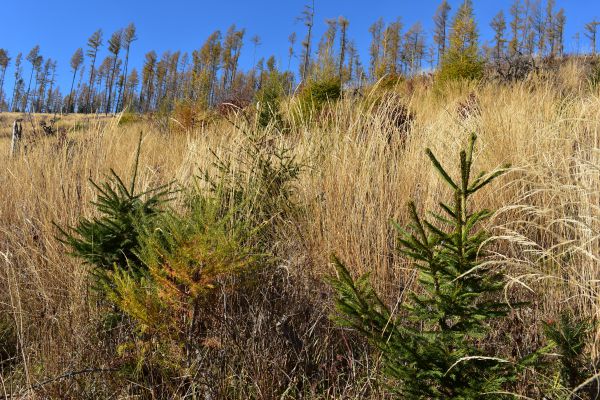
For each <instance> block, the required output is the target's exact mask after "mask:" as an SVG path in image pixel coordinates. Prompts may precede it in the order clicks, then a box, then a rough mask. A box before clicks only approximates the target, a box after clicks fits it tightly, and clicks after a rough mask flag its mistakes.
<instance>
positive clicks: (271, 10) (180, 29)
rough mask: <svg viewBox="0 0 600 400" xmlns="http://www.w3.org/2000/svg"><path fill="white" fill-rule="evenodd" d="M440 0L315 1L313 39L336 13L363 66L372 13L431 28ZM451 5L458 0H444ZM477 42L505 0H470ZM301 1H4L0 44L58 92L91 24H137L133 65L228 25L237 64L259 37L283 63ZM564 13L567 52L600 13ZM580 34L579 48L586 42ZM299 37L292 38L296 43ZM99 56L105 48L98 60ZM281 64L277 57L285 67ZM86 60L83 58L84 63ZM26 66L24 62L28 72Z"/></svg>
mask: <svg viewBox="0 0 600 400" xmlns="http://www.w3.org/2000/svg"><path fill="white" fill-rule="evenodd" d="M440 1H441V0H416V1H413V0H370V1H364V0H316V36H317V37H316V38H315V41H314V44H315V45H316V42H317V40H318V37H319V36H320V34H321V33H322V32H323V30H324V28H325V22H324V21H325V19H327V18H336V17H338V16H340V15H343V16H345V17H346V18H347V19H349V20H350V36H351V38H352V39H354V40H355V42H356V43H357V47H358V49H359V51H360V53H361V57H362V59H363V63H364V64H366V63H367V62H368V46H369V41H370V36H369V32H368V28H369V26H370V25H371V24H372V23H373V22H374V21H375V20H377V19H378V18H379V17H383V18H384V19H385V20H386V21H388V22H389V21H392V20H395V19H396V18H397V17H401V19H402V21H403V23H404V25H405V26H409V25H412V24H413V23H415V22H417V21H421V23H422V24H423V26H424V28H425V29H426V30H427V31H428V32H431V29H432V16H433V14H434V12H435V10H436V8H437V6H438V4H439V3H440ZM450 3H451V4H452V6H453V10H456V8H457V7H458V4H460V3H461V0H451V1H450ZM474 3H475V12H476V16H477V21H478V25H479V29H480V34H481V38H482V42H483V41H485V40H486V39H488V38H490V36H491V34H490V30H489V22H490V20H491V19H492V18H493V16H494V15H495V14H496V13H497V12H498V11H499V10H500V9H501V8H503V9H504V10H505V12H507V11H508V8H509V7H510V4H511V3H512V0H502V1H498V0H493V1H492V0H474ZM304 4H305V1H303V0H254V1H250V0H227V1H225V0H222V1H207V0H197V1H192V0H161V1H158V0H146V1H139V0H103V1H85V0H83V1H82V0H78V1H75V0H55V1H49V0H4V1H3V4H2V14H1V16H0V20H1V23H0V47H1V48H5V49H7V50H8V51H9V55H10V57H11V58H12V59H14V57H15V56H16V55H17V53H18V52H23V53H24V54H27V52H29V50H30V49H31V48H32V47H33V46H35V45H36V44H39V45H40V47H41V54H42V55H43V56H44V58H48V57H50V58H52V59H55V60H57V61H58V84H59V86H60V87H61V89H62V91H63V93H64V92H67V91H68V90H69V85H70V79H71V73H70V70H69V69H70V68H69V60H70V57H71V55H72V54H73V52H74V51H75V50H76V49H77V48H78V47H83V48H84V49H85V44H86V41H87V38H88V37H89V36H90V34H91V33H92V32H94V31H95V30H97V29H98V28H102V30H103V31H104V32H105V38H106V37H108V36H110V34H111V33H112V32H113V31H115V30H116V29H118V28H121V27H125V26H126V25H127V24H129V23H130V22H133V23H135V25H136V26H137V28H138V37H139V39H138V41H136V42H134V44H133V46H132V49H131V60H132V61H131V62H132V64H133V66H134V67H137V68H138V70H139V67H140V64H141V62H142V60H143V56H144V54H145V53H146V52H148V51H150V50H155V51H156V52H157V53H158V54H159V55H160V54H161V53H162V52H163V51H166V50H182V51H188V52H191V51H192V50H194V49H196V48H199V47H200V46H201V45H202V43H203V42H204V40H205V39H206V37H207V36H208V35H209V34H210V33H211V32H213V31H214V30H217V29H220V30H221V31H226V30H227V28H228V27H229V26H230V25H231V24H233V23H235V24H236V25H237V26H238V27H244V28H246V31H247V34H246V45H245V47H244V49H243V53H242V58H241V60H240V61H241V63H242V67H244V68H247V67H248V66H251V64H252V53H253V51H252V44H251V43H250V42H249V39H250V37H252V36H254V35H259V36H260V37H261V40H262V45H261V46H260V47H259V49H258V54H259V56H269V55H271V54H274V55H275V56H276V57H277V58H278V60H282V61H285V60H287V48H288V43H287V37H288V36H289V34H290V33H292V32H294V31H295V32H297V33H298V37H299V38H300V39H301V38H302V37H303V36H304V33H305V32H304V26H303V25H302V23H301V22H299V21H297V19H296V18H297V17H298V16H299V15H300V13H301V11H302V9H303V7H304ZM559 7H564V8H565V10H566V15H567V32H566V35H565V41H566V47H567V50H571V49H574V48H575V43H574V40H573V35H574V34H575V32H578V31H579V32H581V31H582V29H583V25H584V24H585V23H586V22H588V21H590V20H591V19H593V18H594V17H595V16H598V17H600V1H598V0H558V1H557V9H558V8H559ZM581 36H582V50H583V49H584V48H585V47H584V46H587V42H586V41H585V39H584V38H583V35H581ZM299 41H300V40H299ZM105 55H106V49H104V51H103V53H102V54H101V55H100V57H103V56H105ZM285 64H286V62H283V65H284V66H285ZM86 65H87V60H86ZM29 68H30V65H29V64H28V63H26V64H25V69H24V72H25V74H27V73H28V71H29ZM12 71H13V70H12V65H11V67H9V71H8V73H7V75H8V76H7V82H5V86H4V89H5V92H9V91H10V90H12Z"/></svg>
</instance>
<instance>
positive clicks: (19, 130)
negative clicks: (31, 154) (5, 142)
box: [10, 119, 23, 157]
mask: <svg viewBox="0 0 600 400" xmlns="http://www.w3.org/2000/svg"><path fill="white" fill-rule="evenodd" d="M22 136H23V126H22V125H21V120H20V119H16V120H15V122H14V123H13V130H12V139H11V142H10V155H11V157H12V156H14V155H16V154H17V153H18V152H19V142H20V141H21V137H22Z"/></svg>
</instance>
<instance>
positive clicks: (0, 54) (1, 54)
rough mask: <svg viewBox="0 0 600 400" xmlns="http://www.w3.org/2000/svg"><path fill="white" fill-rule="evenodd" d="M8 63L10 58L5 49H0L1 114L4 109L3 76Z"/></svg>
mask: <svg viewBox="0 0 600 400" xmlns="http://www.w3.org/2000/svg"><path fill="white" fill-rule="evenodd" d="M9 63H10V57H9V56H8V51H6V50H5V49H0V71H2V72H1V73H0V112H2V108H3V107H4V106H3V104H4V101H5V98H4V97H5V96H4V76H5V75H6V69H7V68H8V64H9Z"/></svg>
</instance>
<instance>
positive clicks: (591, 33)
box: [585, 20, 600, 55]
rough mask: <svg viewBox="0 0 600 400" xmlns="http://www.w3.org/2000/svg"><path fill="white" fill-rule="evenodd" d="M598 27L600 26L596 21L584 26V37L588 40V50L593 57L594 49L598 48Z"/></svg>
mask: <svg viewBox="0 0 600 400" xmlns="http://www.w3.org/2000/svg"><path fill="white" fill-rule="evenodd" d="M598 25H600V22H599V21H596V20H593V21H591V22H588V23H587V24H585V36H586V37H587V38H588V39H590V49H591V51H592V54H594V55H595V54H596V49H597V48H598V47H597V44H596V37H597V33H598Z"/></svg>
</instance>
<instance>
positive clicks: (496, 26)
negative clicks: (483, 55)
mask: <svg viewBox="0 0 600 400" xmlns="http://www.w3.org/2000/svg"><path fill="white" fill-rule="evenodd" d="M490 26H491V27H492V29H493V30H494V43H495V44H494V58H495V59H496V60H499V59H500V58H502V56H503V55H504V51H505V47H506V39H505V34H506V19H504V11H502V10H501V11H500V12H499V13H498V14H496V16H495V17H494V19H493V20H492V22H491V23H490Z"/></svg>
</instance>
